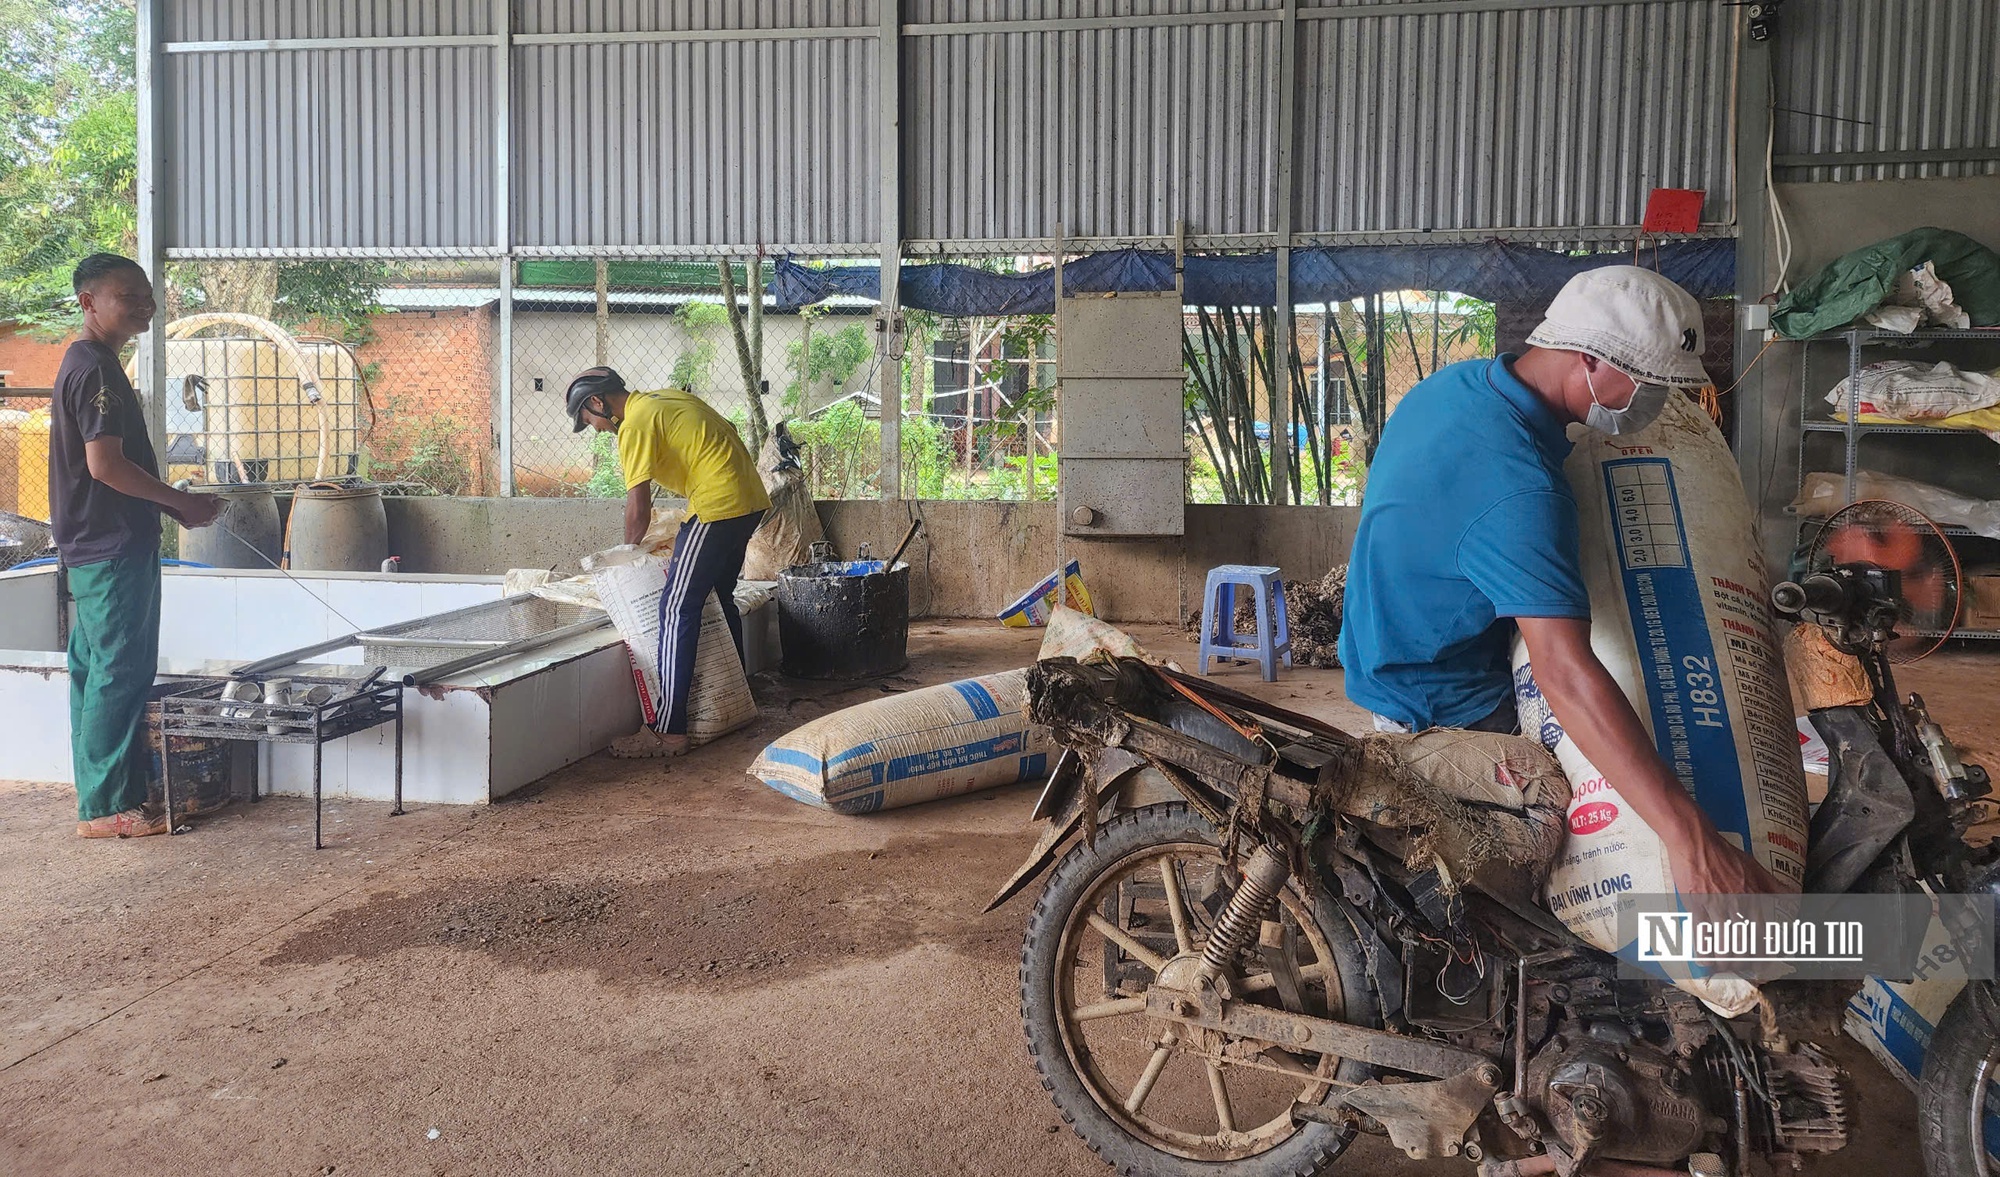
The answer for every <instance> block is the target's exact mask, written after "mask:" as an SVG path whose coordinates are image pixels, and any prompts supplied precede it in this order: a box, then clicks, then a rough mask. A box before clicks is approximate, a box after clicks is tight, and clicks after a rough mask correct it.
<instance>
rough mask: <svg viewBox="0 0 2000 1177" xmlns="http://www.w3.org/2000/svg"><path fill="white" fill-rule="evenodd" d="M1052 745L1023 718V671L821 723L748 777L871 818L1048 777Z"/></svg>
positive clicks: (929, 690) (911, 695) (872, 704)
mask: <svg viewBox="0 0 2000 1177" xmlns="http://www.w3.org/2000/svg"><path fill="white" fill-rule="evenodd" d="M1054 747H1055V745H1054V742H1053V741H1052V740H1051V739H1050V738H1049V734H1048V731H1047V730H1046V729H1044V728H1041V727H1038V726H1037V725H1035V724H1034V723H1032V722H1030V721H1029V719H1028V672H1027V671H1026V670H1010V671H1007V672H1005V673H1003V674H989V675H985V676H983V677H980V678H968V679H962V680H960V681H958V682H953V683H945V684H943V685H941V686H935V687H925V688H923V689H922V690H916V691H909V692H906V693H904V694H901V695H891V696H888V697H886V698H881V699H874V700H870V701H869V702H866V703H863V704H861V705H860V706H858V707H849V708H847V709H846V710H844V711H836V712H834V713H833V714H832V715H825V716H821V717H820V718H818V719H815V720H813V721H812V722H811V723H808V724H806V725H805V726H803V727H800V728H798V729H796V730H794V731H792V732H790V733H789V734H787V735H785V736H784V737H783V738H781V739H779V740H777V741H775V742H773V743H772V744H771V745H770V746H769V747H767V748H765V749H764V752H763V754H762V755H760V756H759V757H757V760H756V763H754V764H752V765H751V766H750V775H751V776H754V777H756V778H757V779H758V780H760V781H763V782H764V783H765V784H767V785H769V786H771V787H772V788H774V789H776V790H778V791H779V792H780V793H783V794H784V795H785V796H787V797H790V798H792V799H793V800H794V801H803V802H805V803H806V804H808V805H817V806H819V807H820V808H822V809H831V810H833V811H834V812H835V813H874V812H875V811H876V810H879V809H895V808H897V807H899V806H903V805H915V804H917V803H918V802H920V801H935V800H937V799H938V798H940V797H956V796H958V795H959V794H961V793H971V792H974V791H976V790H979V789H990V788H992V787H994V786H996V785H1011V784H1015V783H1017V782H1019V781H1024V780H1029V779H1031V778H1035V777H1040V776H1043V775H1046V774H1047V772H1048V768H1049V755H1050V752H1051V751H1052V750H1053V749H1054Z"/></svg>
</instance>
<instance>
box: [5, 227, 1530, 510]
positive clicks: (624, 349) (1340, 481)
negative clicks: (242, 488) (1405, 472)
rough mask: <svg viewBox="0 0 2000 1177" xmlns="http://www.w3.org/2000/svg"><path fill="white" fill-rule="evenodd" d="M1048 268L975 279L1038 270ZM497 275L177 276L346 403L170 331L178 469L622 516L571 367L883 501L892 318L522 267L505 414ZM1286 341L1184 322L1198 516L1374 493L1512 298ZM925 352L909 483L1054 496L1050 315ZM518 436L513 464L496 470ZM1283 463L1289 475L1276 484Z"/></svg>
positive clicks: (341, 265)
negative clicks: (281, 340) (606, 373)
mask: <svg viewBox="0 0 2000 1177" xmlns="http://www.w3.org/2000/svg"><path fill="white" fill-rule="evenodd" d="M1046 261H1047V259H1036V258H1019V259H1009V260H1005V261H994V260H992V259H988V260H987V261H984V262H981V263H979V264H981V265H983V266H985V267H987V268H997V269H999V270H1003V271H1017V270H1024V269H1029V268H1033V267H1036V266H1038V265H1045V264H1046ZM502 264H503V263H500V262H497V261H444V260H432V261H409V262H402V261H398V262H380V261H375V262H331V261H329V262H296V263H247V262H223V263H192V264H182V265H178V266H176V267H175V268H174V269H173V270H172V271H171V272H170V283H169V285H170V291H171V298H170V304H169V313H170V316H171V317H172V318H173V319H174V320H176V321H191V320H190V317H191V316H198V315H202V314H205V313H210V312H214V311H217V310H238V309H240V308H243V307H246V306H247V307H249V308H251V309H253V310H261V312H262V313H261V315H260V317H268V318H271V319H273V320H276V321H278V322H281V323H283V324H284V325H285V326H286V329H287V331H288V332H289V333H290V334H291V337H292V338H293V339H295V340H296V341H297V346H298V349H299V350H298V353H297V355H301V356H304V357H305V360H304V362H305V363H306V365H307V366H308V367H309V368H310V369H311V370H312V371H313V373H314V376H315V381H316V383H317V385H318V392H319V395H320V397H321V398H322V402H323V403H322V404H321V405H320V406H318V407H317V408H315V407H314V406H312V405H310V404H309V400H310V397H309V395H308V391H307V390H306V389H305V388H304V387H303V384H302V382H300V381H299V380H297V379H296V373H295V372H293V371H292V369H293V368H295V367H296V366H297V362H298V361H297V360H296V359H295V358H294V357H293V355H292V353H289V352H287V353H286V354H283V355H281V354H278V353H279V352H280V351H281V350H282V349H279V348H277V347H275V346H274V345H272V344H271V343H270V342H269V341H268V340H264V339H262V338H261V337H259V336H258V335H257V333H256V332H254V331H248V330H245V329H243V328H242V327H241V326H240V325H235V326H232V325H231V324H230V323H228V322H222V323H219V324H218V325H215V326H211V327H207V328H202V329H200V330H195V331H190V332H170V334H177V335H179V338H173V339H170V340H169V341H168V342H169V349H170V350H169V364H168V367H169V374H170V377H171V379H170V381H169V387H168V389H167V390H166V392H167V400H168V406H167V409H168V430H167V432H168V443H169V444H168V451H167V453H166V454H165V455H163V457H164V458H165V464H166V466H167V467H168V471H169V473H170V474H171V475H172V476H176V477H185V476H191V477H195V478H198V479H205V480H213V481H298V480H303V479H309V478H312V477H315V476H331V477H340V476H347V475H360V476H364V477H368V478H371V479H373V480H375V481H378V482H400V483H405V484H411V485H412V486H413V487H422V488H425V489H427V490H429V491H430V492H432V493H437V494H447V495H482V494H483V495H491V494H500V493H504V492H505V490H506V488H507V486H508V485H509V479H508V478H507V474H508V473H511V475H512V478H511V484H512V488H513V491H514V493H516V494H521V495H540V496H600V497H617V496H620V495H622V494H623V492H624V486H623V479H622V477H621V475H620V473H619V470H618V463H617V454H616V451H615V448H614V445H613V441H612V439H611V438H610V437H609V436H608V435H597V434H592V433H589V432H585V433H582V434H578V433H574V432H572V431H571V428H570V419H569V416H568V414H567V413H566V412H565V411H564V407H563V403H562V396H563V390H564V389H565V388H566V387H567V385H568V383H569V381H570V379H571V378H572V377H573V376H574V375H575V374H576V373H578V372H580V371H582V370H583V369H585V368H587V367H590V366H592V365H595V364H608V365H610V366H612V367H615V368H617V369H618V370H619V372H620V373H621V374H623V375H624V377H625V379H626V382H627V384H628V385H629V386H630V387H632V388H635V389H651V388H686V389H689V390H691V391H693V392H695V393H696V394H697V395H699V396H701V397H703V398H704V399H706V400H708V401H709V402H710V403H711V404H713V405H715V406H716V408H717V409H719V410H720V411H721V412H722V413H723V415H724V416H726V417H728V418H729V419H730V420H732V421H734V422H735V423H736V425H737V428H738V429H739V430H740V431H741V432H742V434H743V436H744V440H745V442H746V443H747V444H750V445H752V446H753V447H755V446H756V444H757V443H758V442H759V441H760V440H761V439H762V438H764V437H766V436H769V435H770V434H771V433H773V432H775V431H777V430H779V429H782V430H784V432H785V433H786V434H787V435H788V436H789V437H790V438H791V440H792V441H793V442H795V443H796V444H797V446H798V460H799V461H800V463H801V465H803V466H804V468H805V470H806V472H807V475H808V478H809V480H810V483H811V486H812V488H813V493H814V495H815V496H816V497H818V498H823V499H853V498H875V497H879V496H881V495H882V494H884V493H885V489H886V488H884V487H883V486H882V477H881V470H882V462H881V456H882V455H881V415H882V412H883V405H882V401H881V395H882V388H883V382H882V380H881V379H880V371H879V364H880V362H881V361H880V359H879V357H878V354H877V346H876V344H877V339H876V331H875V318H876V310H877V308H876V304H875V303H874V301H873V300H871V299H868V298H862V297H852V296H848V297H840V298H835V299H830V300H828V301H825V302H821V303H818V304H815V305H813V306H810V307H807V308H804V309H803V310H782V311H781V310H780V309H779V308H778V307H777V305H776V303H775V301H774V300H773V299H771V298H770V297H769V296H768V295H762V296H761V297H760V296H759V294H760V292H761V291H762V289H763V285H764V283H765V282H766V281H768V279H769V276H770V275H769V267H768V266H767V265H765V264H763V263H759V262H756V261H754V260H753V259H745V258H737V259H731V260H730V261H729V263H728V265H727V267H726V269H725V267H724V266H723V264H722V263H721V261H720V260H719V259H717V260H691V259H686V258H673V259H665V258H662V259H654V260H647V259H631V258H617V259H589V258H584V259H563V260H554V259H551V260H523V261H516V262H514V263H512V264H513V265H514V267H515V270H514V287H515V294H514V313H513V322H512V347H511V355H510V357H508V358H510V359H511V371H512V389H511V393H512V395H511V398H506V397H503V396H502V389H501V383H500V382H501V380H502V376H503V372H504V371H506V370H508V368H509V365H507V364H503V362H502V360H503V355H502V349H503V346H504V344H503V336H504V330H503V327H502V324H501V315H500V292H501V282H500V278H501V270H500V267H501V265H502ZM827 264H838V263H837V262H830V263H827ZM1276 327H1277V315H1276V313H1275V311H1274V310H1273V309H1272V308H1260V307H1197V306H1189V307H1187V308H1185V333H1184V348H1183V361H1184V365H1185V372H1186V385H1185V410H1186V412H1185V415H1186V421H1187V437H1186V444H1187V454H1188V479H1187V500H1188V501H1189V502H1194V503H1219V502H1232V503H1268V502H1273V501H1277V502H1294V503H1354V502H1358V501H1359V495H1360V489H1361V485H1362V483H1363V481H1364V479H1365V470H1366V462H1367V459H1368V455H1369V453H1370V452H1371V449H1372V446H1373V441H1374V438H1375V437H1377V436H1379V433H1380V430H1381V427H1382V422H1383V420H1384V419H1385V418H1386V417H1387V415H1388V413H1389V412H1390V411H1391V410H1392V409H1393V407H1394V405H1395V403H1396V402H1397V401H1398V400H1400V399H1401V397H1402V395H1403V393H1405V392H1406V391H1407V390H1408V389H1409V388H1410V387H1411V386H1413V385H1414V384H1416V382H1417V381H1418V380H1421V379H1422V378H1424V377H1425V376H1427V375H1429V374H1430V373H1432V372H1434V371H1436V370H1437V369H1438V368H1440V367H1442V366H1444V365H1445V364H1449V363H1452V362H1455V361H1457V360H1461V359H1468V358H1474V357H1481V356H1490V355H1492V354H1494V346H1495V316H1494V308H1493V306H1492V305H1491V304H1488V303H1484V302H1480V301H1478V300H1475V299H1470V298H1465V297H1462V296H1458V295H1454V294H1450V293H1446V292H1421V291H1404V292H1391V293H1389V294H1385V295H1378V296H1373V297H1370V298H1365V299H1357V300H1354V301H1353V302H1349V303H1335V304H1327V305H1323V306H1319V307H1300V308H1298V309H1297V310H1296V311H1295V312H1294V314H1293V317H1292V327H1293V337H1292V340H1291V345H1290V347H1288V348H1283V349H1279V348H1274V347H1273V346H1272V343H1271V339H1272V336H1273V334H1274V333H1275V332H1276ZM902 342H903V349H902V355H901V357H900V360H899V361H896V362H897V364H898V367H897V380H896V382H895V389H896V391H895V397H896V399H897V400H898V401H899V403H900V407H901V410H902V413H903V418H902V429H901V432H902V463H901V465H902V473H903V480H902V485H901V487H899V488H894V489H896V490H897V491H898V492H899V493H900V495H901V496H902V497H904V498H912V499H996V500H1017V501H1019V500H1052V499H1054V498H1055V493H1056V477H1057V460H1056V451H1057V447H1058V436H1059V428H1058V421H1057V414H1056V407H1057V395H1056V339H1055V332H1054V329H1053V318H1052V316H1047V315H1025V314H1015V315H986V316H957V317H954V316H947V315H940V314H935V313H930V312H925V311H921V310H915V309H906V310H905V311H904V335H903V341H902ZM35 346H36V347H39V348H41V349H42V351H40V352H37V351H35V350H34V349H33V348H32V347H29V346H28V345H27V344H25V343H23V342H22V341H21V340H19V339H16V338H11V337H0V368H6V367H8V366H9V365H12V367H13V369H15V371H14V373H13V374H12V375H11V376H9V377H8V378H7V379H8V381H9V382H11V383H12V384H13V385H15V386H17V387H19V386H22V385H36V384H40V385H44V386H45V385H46V383H49V382H52V380H53V373H54V368H55V365H56V364H57V363H59V362H60V355H61V344H60V341H56V340H54V339H49V340H38V341H36V342H35ZM43 353H46V354H43ZM1280 353H1282V354H1280ZM1274 359H1275V360H1276V361H1277V362H1281V363H1283V364H1285V365H1287V373H1288V377H1289V378H1288V380H1287V381H1286V383H1287V384H1288V395H1286V396H1285V397H1283V398H1282V406H1288V407H1289V412H1288V413H1285V414H1280V415H1282V416H1285V417H1287V418H1288V420H1287V421H1286V422H1284V423H1283V424H1281V425H1280V426H1279V427H1278V428H1275V429H1274V428H1273V420H1274V413H1273V408H1274V402H1277V401H1278V400H1279V399H1280V398H1274V396H1273V393H1274V391H1275V387H1276V384H1277V381H1276V379H1275V375H1276V373H1275V371H1274V369H1273V362H1274ZM43 361H46V363H45V364H43ZM37 365H41V366H46V367H47V369H48V372H47V373H46V379H45V380H42V381H36V380H35V379H34V377H35V374H36V373H37V372H38V371H39V368H38V367H37ZM189 376H193V377H198V378H199V380H198V381H195V382H193V383H190V382H189V381H188V380H187V379H186V378H187V377H189ZM24 377H25V378H24ZM288 379H289V383H287V380H288ZM753 390H754V393H753ZM510 401H511V418H510V419H509V417H508V415H506V414H504V413H503V410H502V406H503V405H505V404H508V403H510ZM1282 406H1280V407H1282ZM891 411H894V406H892V409H891ZM47 420H48V414H47V401H46V397H45V394H43V395H42V396H39V397H38V396H36V395H35V394H33V393H32V392H31V391H30V392H28V393H26V394H24V395H20V396H15V397H0V511H6V512H11V513H15V514H19V515H24V516H29V517H34V518H46V516H47V445H48V442H47ZM508 431H511V436H510V437H509V438H508V439H507V440H509V441H510V442H511V447H510V448H511V454H512V470H511V472H509V471H503V470H502V468H501V465H500V453H501V449H502V446H501V443H502V434H503V432H508ZM1274 444H1275V445H1278V446H1282V447H1284V449H1285V453H1286V455H1287V457H1288V459H1289V460H1288V461H1287V462H1285V463H1284V464H1283V465H1284V467H1285V469H1286V471H1287V474H1286V478H1285V482H1286V485H1284V486H1283V487H1278V488H1274V487H1273V485H1272V480H1273V468H1274V463H1273V461H1272V447H1273V445H1274Z"/></svg>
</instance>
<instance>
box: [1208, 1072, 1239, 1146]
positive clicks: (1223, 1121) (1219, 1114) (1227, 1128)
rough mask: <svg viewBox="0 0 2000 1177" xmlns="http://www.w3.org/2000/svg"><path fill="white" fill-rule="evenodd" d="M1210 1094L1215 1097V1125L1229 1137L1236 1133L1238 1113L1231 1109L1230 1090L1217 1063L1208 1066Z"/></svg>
mask: <svg viewBox="0 0 2000 1177" xmlns="http://www.w3.org/2000/svg"><path fill="white" fill-rule="evenodd" d="M1208 1093H1209V1094H1210V1095H1211V1096H1214V1097H1215V1123H1216V1127H1217V1129H1218V1131H1219V1132H1220V1133H1222V1134H1223V1135H1228V1134H1229V1133H1232V1132H1234V1131H1236V1113H1235V1112H1233V1111H1231V1110H1230V1107H1229V1088H1228V1087H1227V1086H1226V1085H1224V1083H1223V1081H1222V1067H1221V1066H1220V1065H1219V1064H1217V1063H1209V1064H1208Z"/></svg>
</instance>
